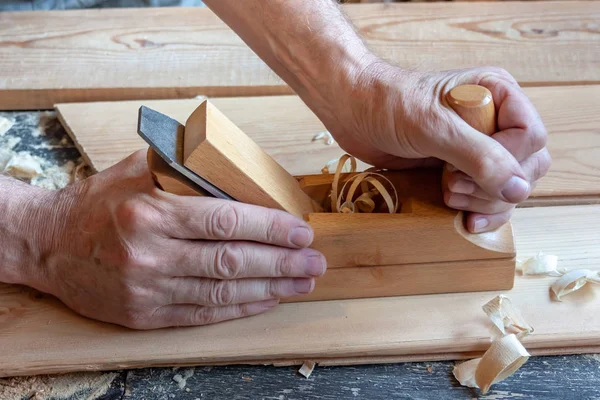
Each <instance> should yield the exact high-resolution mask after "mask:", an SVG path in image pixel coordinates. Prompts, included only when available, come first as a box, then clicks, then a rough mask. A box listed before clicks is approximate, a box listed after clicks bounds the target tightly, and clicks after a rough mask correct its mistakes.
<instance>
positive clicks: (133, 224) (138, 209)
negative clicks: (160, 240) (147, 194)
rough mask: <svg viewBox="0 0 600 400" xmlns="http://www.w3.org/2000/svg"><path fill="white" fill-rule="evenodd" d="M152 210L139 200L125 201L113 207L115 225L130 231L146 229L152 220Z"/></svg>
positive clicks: (153, 216)
mask: <svg viewBox="0 0 600 400" xmlns="http://www.w3.org/2000/svg"><path fill="white" fill-rule="evenodd" d="M154 214H155V213H154V209H153V208H152V207H151V206H150V205H148V204H146V202H144V201H143V200H141V199H139V198H133V199H127V200H125V201H123V202H122V203H119V204H118V205H117V206H116V207H115V211H114V217H115V221H116V223H117V224H118V225H119V226H121V227H123V228H125V229H126V230H130V231H137V230H142V229H147V227H148V225H149V224H150V223H151V222H152V221H153V220H154V218H155V215H154Z"/></svg>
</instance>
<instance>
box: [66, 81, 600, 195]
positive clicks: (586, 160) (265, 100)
mask: <svg viewBox="0 0 600 400" xmlns="http://www.w3.org/2000/svg"><path fill="white" fill-rule="evenodd" d="M525 91H526V93H527V95H528V96H529V97H530V98H531V100H532V101H533V103H534V104H535V106H536V107H537V109H538V111H539V112H540V114H541V116H542V119H543V120H544V123H545V124H546V127H547V129H548V131H549V134H550V135H549V143H548V149H549V151H550V153H551V154H552V158H553V164H552V168H551V170H550V172H549V173H548V175H547V176H546V177H544V178H543V179H542V180H541V181H540V183H539V185H538V186H537V187H536V189H535V191H534V193H533V199H532V201H535V202H536V204H541V203H543V201H544V200H543V199H544V198H545V197H549V200H548V203H549V204H550V205H552V203H556V202H558V203H559V204H560V203H562V204H564V202H563V201H562V200H561V199H560V198H561V197H562V196H569V197H571V196H573V197H575V196H577V198H578V200H577V201H579V202H581V201H584V200H585V202H597V201H598V199H599V198H600V196H598V195H599V194H600V157H598V156H597V154H598V151H600V113H598V112H597V110H599V109H600V85H593V86H573V87H541V88H526V89H525ZM211 101H212V102H213V104H215V106H216V107H218V108H219V110H221V111H222V112H223V114H225V115H226V116H227V117H228V118H229V119H231V120H232V121H233V123H234V124H236V125H237V126H238V127H239V128H240V129H241V130H242V131H244V132H245V133H246V134H247V135H248V136H250V138H252V139H253V140H254V141H255V142H256V143H257V144H258V145H259V146H261V147H262V148H263V149H264V150H265V151H266V152H267V153H268V154H269V155H271V156H272V157H273V158H274V159H275V160H276V161H277V162H278V163H279V164H281V165H282V166H283V167H284V168H285V169H287V170H288V172H290V173H291V174H293V175H307V174H314V173H320V170H321V168H322V167H323V166H324V165H325V164H326V163H327V162H328V161H329V160H331V159H334V158H338V157H339V156H340V155H341V154H342V150H341V149H340V148H339V147H338V146H337V145H336V144H334V145H331V146H327V145H325V144H324V143H323V142H320V141H319V142H311V139H312V137H313V136H314V135H315V134H316V133H318V132H321V131H323V130H324V129H325V128H324V127H323V125H322V124H321V123H320V122H319V120H318V119H317V118H316V116H315V115H314V114H313V113H312V112H311V111H310V110H309V109H308V107H306V106H305V105H304V103H302V102H301V101H300V99H299V98H297V97H295V96H281V97H257V98H222V99H212V100H211ZM200 102H201V100H162V101H129V102H100V103H73V104H59V105H57V107H56V108H57V110H58V115H59V118H60V120H61V122H62V124H63V125H64V126H65V128H66V129H67V131H68V132H69V134H70V135H71V137H72V138H73V140H74V141H75V143H76V144H77V146H78V148H79V150H80V151H81V153H82V154H83V156H84V157H85V159H86V161H87V162H88V164H90V165H91V166H92V167H93V168H94V169H95V170H98V171H100V170H103V169H105V168H108V167H110V166H111V165H114V164H115V163H117V162H118V161H120V160H121V159H123V158H125V157H126V156H128V155H129V154H130V153H132V152H133V151H135V150H138V149H141V148H145V147H146V144H145V143H144V141H143V140H142V139H140V138H139V137H138V136H137V133H136V129H137V110H138V108H139V107H140V105H142V104H144V105H146V106H148V107H150V108H153V109H155V110H157V111H160V112H163V113H165V114H167V115H170V116H172V117H173V118H176V119H177V120H179V121H180V122H185V120H186V119H187V117H188V116H189V115H190V114H191V113H192V111H193V110H194V109H195V108H196V107H197V106H198V105H199V104H200ZM558 103H560V104H561V107H557V106H556V104H558ZM360 166H362V167H363V168H364V167H365V166H366V165H365V164H361V165H360ZM582 196H584V197H585V196H588V197H587V198H584V199H583V200H582ZM574 201H575V200H574ZM567 203H569V200H567Z"/></svg>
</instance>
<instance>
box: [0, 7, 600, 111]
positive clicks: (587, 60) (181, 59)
mask: <svg viewBox="0 0 600 400" xmlns="http://www.w3.org/2000/svg"><path fill="white" fill-rule="evenodd" d="M345 10H346V12H347V13H348V15H349V16H350V18H351V19H352V20H353V21H354V22H355V24H356V25H357V27H358V29H359V30H360V32H361V34H362V35H363V36H364V38H365V40H366V42H367V44H368V45H369V46H370V48H372V49H373V51H374V52H375V53H377V54H379V55H381V56H382V57H384V58H385V59H388V60H391V61H393V62H395V63H397V64H398V65H401V66H403V67H406V68H411V69H419V70H425V71H429V70H440V69H449V68H466V67H472V66H487V65H495V66H499V67H504V68H506V69H508V70H509V71H510V72H511V73H512V74H513V75H514V76H515V77H516V78H517V79H518V80H519V82H521V83H522V84H523V85H527V86H533V85H555V84H558V85H565V84H576V83H586V84H589V83H600V52H598V51H597V48H598V34H597V31H596V30H595V28H594V26H595V24H596V23H597V21H598V20H600V3H598V2H593V1H590V2H588V1H565V2H560V1H559V2H537V1H536V2H511V3H510V5H507V4H505V3H503V2H484V3H477V4H468V3H466V4H465V3H444V2H438V3H427V4H359V5H347V6H345ZM286 93H290V89H289V88H288V87H287V86H286V85H284V84H283V83H282V81H281V80H280V79H279V78H278V77H277V76H276V75H275V74H274V73H273V72H271V70H270V69H269V68H268V67H267V66H266V65H265V64H264V63H263V62H262V61H261V60H260V59H259V58H258V57H257V56H256V55H255V54H254V53H253V52H252V51H251V50H250V49H248V48H247V47H246V45H245V44H244V43H243V42H242V40H240V39H239V38H238V37H237V36H236V35H235V34H234V33H233V32H232V31H231V30H230V29H229V28H228V27H227V26H226V25H224V24H223V23H222V22H221V21H220V20H219V19H218V18H217V17H216V16H215V15H214V14H213V13H212V12H211V11H210V10H208V9H203V8H195V9H178V8H160V9H159V8H156V9H136V10H132V9H113V10H110V9H107V10H83V11H56V12H27V13H0V109H35V108H51V107H52V106H53V105H54V104H55V103H59V102H74V101H101V100H125V99H149V98H191V97H194V96H196V95H198V94H205V95H209V96H251V95H253V96H258V95H276V94H286Z"/></svg>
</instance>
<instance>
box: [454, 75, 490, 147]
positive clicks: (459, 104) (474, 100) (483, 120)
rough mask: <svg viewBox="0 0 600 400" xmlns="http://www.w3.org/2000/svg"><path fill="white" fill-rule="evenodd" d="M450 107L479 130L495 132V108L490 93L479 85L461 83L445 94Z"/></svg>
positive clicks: (486, 132) (487, 133)
mask: <svg viewBox="0 0 600 400" xmlns="http://www.w3.org/2000/svg"><path fill="white" fill-rule="evenodd" d="M446 100H447V101H448V103H449V104H450V107H452V109H453V110H454V111H455V112H456V113H457V114H458V115H459V116H460V117H461V118H462V119H463V120H464V121H465V122H466V123H467V124H469V125H471V126H472V127H473V128H474V129H477V130H478V131H479V132H483V133H485V134H486V135H491V134H493V133H495V132H496V109H495V107H494V99H493V98H492V93H491V92H490V91H489V90H488V89H487V88H485V87H483V86H479V85H461V86H457V87H455V88H454V89H452V90H450V92H448V94H447V95H446Z"/></svg>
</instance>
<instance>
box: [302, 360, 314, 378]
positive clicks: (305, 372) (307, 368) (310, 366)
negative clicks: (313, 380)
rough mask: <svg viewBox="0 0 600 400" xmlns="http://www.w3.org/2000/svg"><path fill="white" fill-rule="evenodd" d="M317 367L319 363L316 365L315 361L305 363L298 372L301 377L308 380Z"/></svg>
mask: <svg viewBox="0 0 600 400" xmlns="http://www.w3.org/2000/svg"><path fill="white" fill-rule="evenodd" d="M316 366H317V363H315V362H314V361H304V364H302V366H301V367H300V369H299V370H298V372H299V373H300V375H302V376H303V377H305V378H307V379H308V378H309V377H310V375H311V374H312V372H313V371H314V369H315V367H316Z"/></svg>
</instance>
